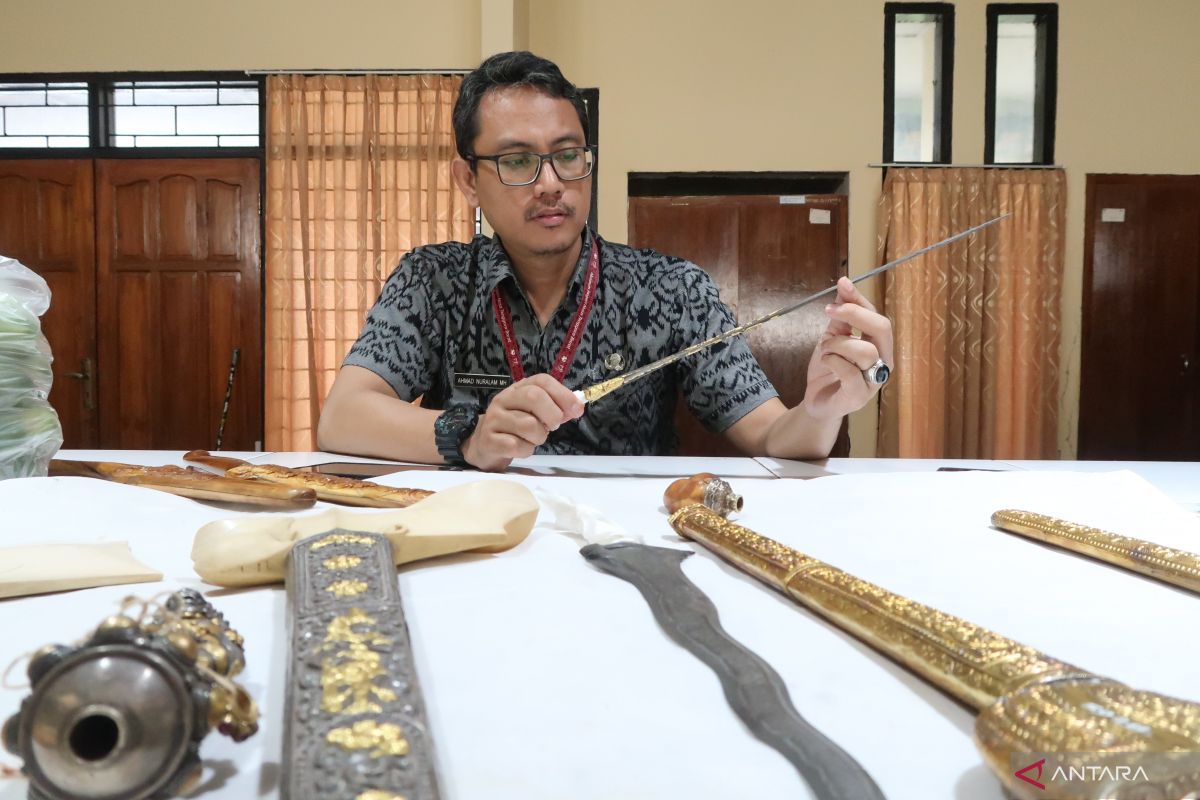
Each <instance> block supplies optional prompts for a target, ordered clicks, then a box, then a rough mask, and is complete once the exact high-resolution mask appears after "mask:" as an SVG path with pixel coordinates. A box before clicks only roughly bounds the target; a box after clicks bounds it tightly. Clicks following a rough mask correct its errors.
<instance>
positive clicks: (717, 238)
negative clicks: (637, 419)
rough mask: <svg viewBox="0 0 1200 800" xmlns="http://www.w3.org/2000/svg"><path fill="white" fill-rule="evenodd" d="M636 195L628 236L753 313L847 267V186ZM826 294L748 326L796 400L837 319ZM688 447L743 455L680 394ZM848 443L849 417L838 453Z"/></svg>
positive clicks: (787, 395)
mask: <svg viewBox="0 0 1200 800" xmlns="http://www.w3.org/2000/svg"><path fill="white" fill-rule="evenodd" d="M799 199H800V198H797V197H780V196H778V195H737V196H721V197H631V198H629V242H630V244H632V245H633V246H635V247H652V248H654V249H655V250H658V251H660V252H662V253H668V254H670V255H673V256H679V257H680V258H686V259H687V260H689V261H692V262H694V263H696V264H698V265H699V266H701V267H703V268H704V269H705V270H706V271H707V272H708V273H709V274H710V275H711V276H712V277H713V280H714V281H715V282H716V284H717V287H718V289H720V292H721V299H722V300H723V301H724V302H725V303H726V304H727V305H728V306H730V308H732V309H733V311H734V313H735V314H736V315H737V318H738V321H739V322H746V321H749V320H751V319H754V318H755V317H759V316H762V315H763V314H766V313H768V312H770V311H774V310H775V309H777V308H780V307H782V306H786V305H788V304H790V303H794V302H796V301H798V300H800V299H802V298H803V297H805V296H807V295H809V294H811V293H813V292H816V291H820V290H821V289H824V288H826V287H828V286H830V285H832V284H833V283H834V282H835V281H836V280H837V279H838V277H839V276H841V275H845V274H846V269H847V252H848V236H847V204H846V197H845V196H843V195H806V196H804V198H803V202H798V201H799ZM823 309H824V304H823V303H814V304H813V305H812V306H809V307H806V308H803V309H800V310H799V311H796V312H793V313H792V314H789V315H788V316H785V317H780V318H779V319H776V320H772V321H771V322H769V323H767V324H766V325H763V326H762V327H760V328H757V329H755V330H753V331H750V332H749V333H748V334H746V339H747V342H748V343H749V345H750V349H751V351H752V352H753V353H754V355H755V357H756V358H758V361H759V363H760V364H761V365H762V368H763V371H764V372H766V374H767V377H768V378H770V379H771V382H772V383H773V384H774V385H775V388H776V389H777V390H778V391H779V396H780V397H781V398H782V400H783V402H784V403H785V404H786V405H787V406H789V407H791V406H794V405H796V404H797V403H799V402H800V401H801V400H802V399H803V398H804V389H805V386H806V385H807V381H806V373H807V369H808V359H809V356H811V355H812V351H813V348H814V347H815V346H816V343H817V340H818V339H819V338H820V336H821V332H822V331H823V330H824V329H825V326H826V324H827V322H828V320H827V318H826V316H825V312H824V310H823ZM676 422H677V424H678V426H679V435H680V449H679V452H680V454H681V455H735V454H737V449H736V448H735V447H734V446H733V444H732V443H730V442H729V441H728V440H727V439H725V438H724V437H718V436H713V435H712V434H710V433H708V432H707V431H706V430H704V428H703V427H702V426H701V425H700V423H699V422H697V421H696V419H695V418H694V417H693V416H692V415H691V413H690V412H689V411H688V409H687V407H686V405H684V404H683V403H680V407H679V409H678V410H677V414H676ZM848 452H849V438H848V437H847V435H846V426H845V425H844V424H843V426H842V433H841V435H840V436H839V437H838V443H837V445H836V446H835V447H834V455H845V454H847V453H848Z"/></svg>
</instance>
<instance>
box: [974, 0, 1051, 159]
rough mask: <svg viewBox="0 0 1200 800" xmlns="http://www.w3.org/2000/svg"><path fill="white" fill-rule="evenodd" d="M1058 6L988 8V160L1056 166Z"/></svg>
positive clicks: (986, 101)
mask: <svg viewBox="0 0 1200 800" xmlns="http://www.w3.org/2000/svg"><path fill="white" fill-rule="evenodd" d="M1057 95H1058V5H1057V4H1056V3H991V4H989V5H988V7H987V89H986V95H985V101H984V102H985V106H984V114H985V124H986V132H985V135H984V161H985V162H987V163H988V164H1053V163H1054V117H1055V107H1056V105H1057Z"/></svg>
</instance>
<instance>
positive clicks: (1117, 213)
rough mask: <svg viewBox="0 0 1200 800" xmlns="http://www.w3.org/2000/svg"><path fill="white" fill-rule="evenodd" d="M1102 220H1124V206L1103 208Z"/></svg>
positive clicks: (1101, 210) (1101, 212) (1101, 211)
mask: <svg viewBox="0 0 1200 800" xmlns="http://www.w3.org/2000/svg"><path fill="white" fill-rule="evenodd" d="M1100 221H1101V222H1124V221H1125V209H1123V208H1102V209H1100Z"/></svg>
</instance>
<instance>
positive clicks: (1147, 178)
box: [1079, 175, 1200, 461]
mask: <svg viewBox="0 0 1200 800" xmlns="http://www.w3.org/2000/svg"><path fill="white" fill-rule="evenodd" d="M1086 213H1087V220H1086V233H1085V252H1084V275H1083V343H1082V356H1081V362H1082V363H1081V370H1080V388H1079V457H1080V458H1084V459H1128V460H1162V461H1174V460H1197V459H1200V407H1198V405H1200V365H1198V364H1197V363H1196V360H1197V357H1198V355H1200V348H1198V344H1200V311H1198V305H1200V176H1183V175H1088V178H1087V211H1086Z"/></svg>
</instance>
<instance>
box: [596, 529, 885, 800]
mask: <svg viewBox="0 0 1200 800" xmlns="http://www.w3.org/2000/svg"><path fill="white" fill-rule="evenodd" d="M579 552H580V554H581V555H582V556H583V557H584V558H586V559H587V560H588V561H590V562H592V564H594V565H595V566H596V567H597V568H599V569H601V570H603V571H604V572H607V573H608V574H610V575H615V576H616V577H618V578H621V579H622V580H624V581H628V582H629V583H631V584H633V585H634V586H635V587H637V590H638V591H639V592H641V593H642V596H643V597H645V598H646V602H647V603H649V604H650V610H651V611H652V612H654V618H655V619H656V620H658V624H659V625H661V626H662V628H663V630H665V631H666V632H667V635H668V636H669V637H671V639H672V641H674V642H676V643H677V644H679V645H682V646H683V647H684V648H685V649H686V650H688V651H689V652H690V653H692V654H693V655H694V656H696V657H697V658H699V659H700V660H701V661H703V662H704V663H705V664H707V665H708V666H709V667H710V668H711V669H712V671H713V672H715V673H716V674H717V677H718V678H720V680H721V686H722V688H724V690H725V697H726V699H727V700H728V701H729V705H730V706H731V707H732V708H733V710H734V712H735V713H736V714H737V715H738V717H739V718H740V719H741V720H742V722H744V723H745V724H746V727H748V728H749V729H750V732H751V733H753V734H754V736H755V737H757V738H758V739H759V740H761V741H763V742H765V743H766V744H768V745H770V746H771V747H773V748H775V749H776V750H778V751H779V752H780V753H781V754H782V755H783V756H784V757H785V758H786V759H787V760H788V761H790V762H791V763H792V765H793V766H795V767H796V769H797V770H798V771H799V772H800V775H801V776H802V777H803V778H804V780H805V781H806V782H807V783H808V785H809V787H810V788H811V789H812V791H813V793H814V794H815V795H816V796H817V797H818V798H819V800H883V792H881V791H880V789H879V787H878V786H877V785H876V784H875V781H874V780H872V779H871V776H870V775H868V774H867V772H866V770H864V769H863V768H862V765H860V764H859V763H858V762H857V761H855V760H854V758H853V757H851V756H850V754H849V753H847V752H846V751H845V750H842V749H841V748H840V747H838V746H837V745H836V744H835V743H834V742H833V741H831V740H830V739H829V738H828V737H826V736H825V735H824V734H822V733H821V732H820V731H819V730H817V729H816V728H814V727H813V726H812V725H811V724H809V723H808V722H807V721H806V720H805V719H804V718H803V717H802V716H800V713H799V712H798V711H796V708H795V706H793V705H792V701H791V698H790V697H789V696H788V691H787V687H786V686H784V683H783V679H782V678H780V676H779V673H778V672H776V671H775V670H774V669H773V668H772V667H771V665H770V664H768V663H767V662H766V661H764V660H763V659H762V658H761V657H759V656H758V655H756V654H755V653H754V652H752V651H751V650H749V649H747V648H746V647H745V646H744V645H743V644H741V643H740V642H738V641H737V640H736V639H734V638H733V637H731V636H730V635H729V634H728V633H726V632H725V629H724V628H722V627H721V621H720V618H719V616H718V614H717V608H716V606H714V605H713V602H712V600H710V599H709V598H708V596H707V595H706V594H704V592H702V591H701V590H700V588H699V587H698V586H696V584H694V583H692V582H691V581H690V580H689V579H688V577H687V576H686V575H684V573H683V568H682V567H681V564H682V562H683V559H685V558H687V557H688V556H689V555H691V553H690V552H688V551H686V550H674V549H670V548H665V547H651V546H649V545H644V544H637V543H634V542H618V543H617V544H610V545H599V544H590V545H588V546H586V547H584V548H583V549H582V550H580V551H579Z"/></svg>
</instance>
